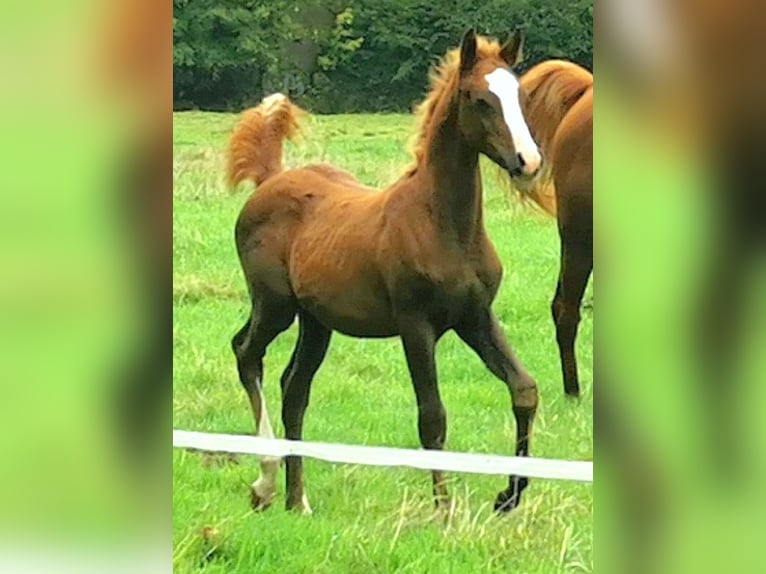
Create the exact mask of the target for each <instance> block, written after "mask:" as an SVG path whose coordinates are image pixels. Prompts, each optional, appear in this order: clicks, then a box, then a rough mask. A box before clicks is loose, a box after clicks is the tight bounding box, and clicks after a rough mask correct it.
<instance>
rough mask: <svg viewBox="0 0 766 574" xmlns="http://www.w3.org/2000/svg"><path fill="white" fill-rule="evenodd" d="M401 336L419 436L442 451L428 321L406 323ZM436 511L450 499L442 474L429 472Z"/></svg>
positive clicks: (442, 416) (443, 429)
mask: <svg viewBox="0 0 766 574" xmlns="http://www.w3.org/2000/svg"><path fill="white" fill-rule="evenodd" d="M400 335H401V338H402V344H403V345H404V354H405V355H406V357H407V366H408V368H409V370H410V376H411V377H412V384H413V386H414V388H415V396H416V397H417V402H418V432H419V434H420V443H421V444H422V445H423V448H427V449H437V450H441V449H442V448H444V442H445V440H446V438H447V414H446V412H445V411H444V405H443V404H442V400H441V397H440V396H439V386H438V383H437V380H436V362H435V360H434V349H435V346H436V335H435V333H434V330H433V328H432V327H431V325H430V324H429V323H428V322H427V321H418V320H413V319H406V320H404V321H403V322H402V324H401V325H400ZM432 476H433V492H434V498H435V502H436V507H437V508H439V507H442V508H447V507H448V506H449V498H448V494H447V485H446V484H445V477H444V473H443V472H441V471H438V470H434V471H432Z"/></svg>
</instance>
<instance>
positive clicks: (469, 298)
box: [396, 264, 500, 326]
mask: <svg viewBox="0 0 766 574" xmlns="http://www.w3.org/2000/svg"><path fill="white" fill-rule="evenodd" d="M499 282H500V270H498V271H497V272H495V271H494V270H491V269H487V268H485V267H484V266H473V265H465V264H461V265H454V266H450V265H442V266H440V267H439V268H431V269H423V270H418V271H414V272H411V273H408V274H405V275H404V276H403V277H402V278H401V279H400V282H399V285H398V288H397V289H396V293H397V299H396V301H397V306H398V307H399V308H400V309H401V308H404V309H411V310H413V311H418V312H421V313H424V314H426V315H428V316H430V317H433V318H438V319H440V321H441V320H443V321H444V322H445V324H446V325H447V326H450V325H452V324H454V323H455V322H457V321H459V320H460V318H461V317H462V315H463V313H464V311H465V309H466V308H467V307H473V306H475V305H476V304H477V303H478V304H480V305H489V304H490V303H491V302H492V299H494V296H495V293H496V292H497V287H498V285H499Z"/></svg>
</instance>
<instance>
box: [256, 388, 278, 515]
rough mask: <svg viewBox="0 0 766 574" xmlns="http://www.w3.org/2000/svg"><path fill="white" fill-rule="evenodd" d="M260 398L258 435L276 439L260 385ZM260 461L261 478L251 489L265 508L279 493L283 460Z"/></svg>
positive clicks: (266, 459)
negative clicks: (279, 471) (279, 478)
mask: <svg viewBox="0 0 766 574" xmlns="http://www.w3.org/2000/svg"><path fill="white" fill-rule="evenodd" d="M258 398H259V400H260V401H261V419H260V420H259V421H258V431H257V433H256V434H257V436H261V437H264V438H274V430H273V429H272V428H271V421H270V420H269V412H268V410H267V409H266V398H265V397H264V396H263V391H262V390H261V387H260V385H259V386H258ZM259 461H260V465H261V476H259V477H258V480H256V481H255V482H254V483H253V484H252V485H251V487H250V488H251V489H252V491H253V493H254V494H255V495H256V496H257V497H258V499H259V500H260V506H261V507H262V508H265V507H267V506H268V505H269V504H271V501H272V499H273V498H274V494H275V493H276V491H277V471H278V470H279V464H280V462H281V461H282V459H281V458H279V457H276V456H262V457H260V458H259Z"/></svg>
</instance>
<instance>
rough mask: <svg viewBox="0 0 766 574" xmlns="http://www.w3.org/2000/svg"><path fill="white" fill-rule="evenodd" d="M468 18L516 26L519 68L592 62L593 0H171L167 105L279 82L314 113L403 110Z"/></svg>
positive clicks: (231, 99)
mask: <svg viewBox="0 0 766 574" xmlns="http://www.w3.org/2000/svg"><path fill="white" fill-rule="evenodd" d="M470 27H473V28H475V29H476V30H477V31H478V32H479V33H482V34H487V35H490V36H494V37H496V38H499V39H503V38H505V37H507V36H508V35H509V34H510V33H511V32H512V31H513V30H514V29H515V28H517V27H522V28H524V30H525V32H526V46H525V61H524V64H523V65H522V68H521V70H522V71H523V69H524V67H525V66H530V65H533V64H535V63H537V62H539V61H541V60H544V59H547V58H566V59H569V60H572V61H574V62H577V63H578V64H580V65H582V66H585V67H586V68H588V69H591V70H592V69H593V0H482V2H476V1H464V0H430V1H426V2H424V1H422V0H303V1H300V0H173V103H174V108H175V109H178V110H181V109H194V108H198V109H207V110H221V111H223V110H226V111H238V110H241V109H243V108H245V107H248V106H251V105H254V104H255V103H257V102H258V101H260V99H261V98H262V97H263V96H264V95H267V94H269V93H272V92H275V91H281V92H284V93H287V94H289V95H290V97H291V98H293V99H294V100H295V101H296V102H297V103H299V104H300V105H302V106H303V107H305V108H307V109H309V110H311V111H312V112H315V113H344V112H348V113H354V112H379V111H408V110H410V109H411V108H412V105H413V104H414V103H416V102H418V101H419V100H421V99H422V98H423V96H424V93H425V90H426V87H427V75H428V70H429V68H430V67H431V66H432V65H433V64H434V63H435V62H436V61H437V59H438V58H439V57H440V56H441V55H443V54H444V53H445V52H446V51H447V50H448V49H449V48H451V47H454V46H455V45H456V44H457V43H458V42H459V40H460V38H461V37H462V35H463V33H464V32H465V31H466V30H467V29H468V28H470Z"/></svg>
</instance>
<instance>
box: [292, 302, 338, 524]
mask: <svg viewBox="0 0 766 574" xmlns="http://www.w3.org/2000/svg"><path fill="white" fill-rule="evenodd" d="M330 334H331V332H330V331H329V330H328V329H326V328H325V327H324V326H322V325H321V324H320V323H319V322H318V321H316V320H315V319H314V318H313V317H311V316H310V315H307V314H305V315H304V314H301V317H300V335H299V337H298V343H297V345H296V348H295V351H294V353H293V358H292V360H291V365H290V366H289V367H288V370H287V371H285V375H284V376H283V380H282V382H283V385H282V422H283V423H284V425H285V438H287V439H288V440H301V439H302V438H303V416H304V414H305V412H306V408H307V407H308V403H309V394H310V391H311V381H312V380H313V378H314V375H315V374H316V372H317V370H318V369H319V366H320V365H321V364H322V361H323V360H324V357H325V354H326V352H327V347H328V345H329V343H330ZM285 473H286V489H287V501H286V504H287V508H289V509H296V510H301V511H303V512H306V513H309V512H311V508H310V507H309V505H308V500H307V499H306V496H305V494H304V488H303V460H302V458H301V457H299V456H288V457H286V458H285Z"/></svg>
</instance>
